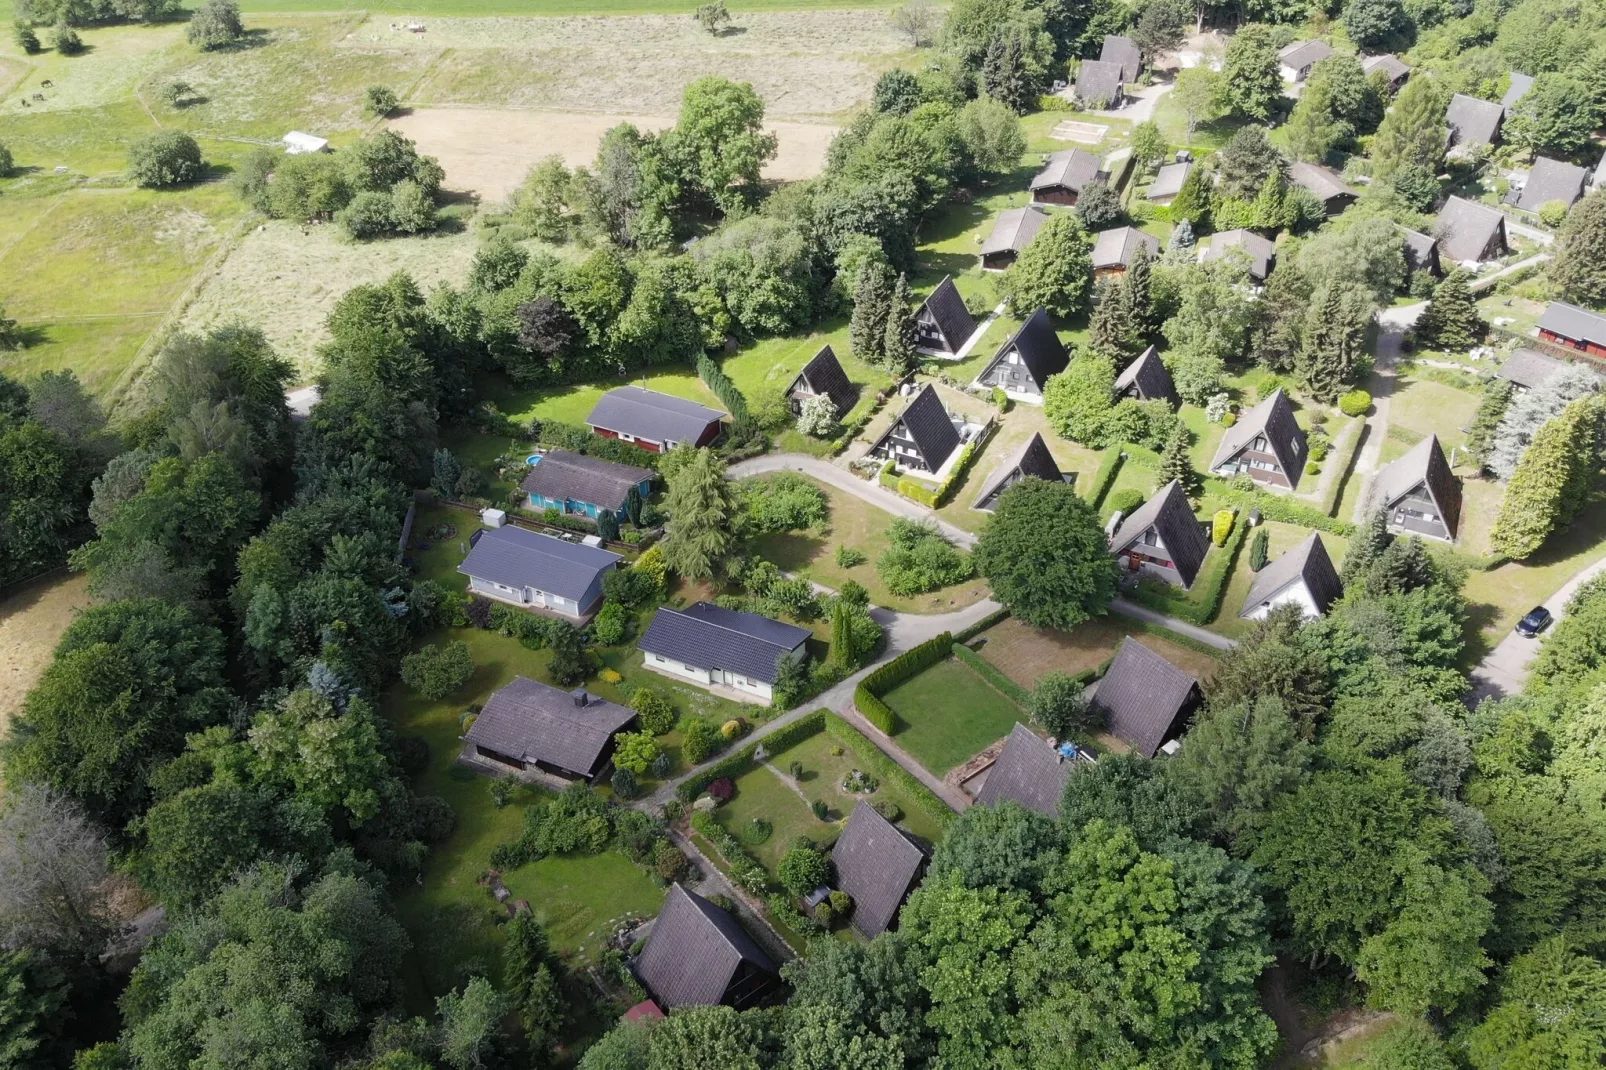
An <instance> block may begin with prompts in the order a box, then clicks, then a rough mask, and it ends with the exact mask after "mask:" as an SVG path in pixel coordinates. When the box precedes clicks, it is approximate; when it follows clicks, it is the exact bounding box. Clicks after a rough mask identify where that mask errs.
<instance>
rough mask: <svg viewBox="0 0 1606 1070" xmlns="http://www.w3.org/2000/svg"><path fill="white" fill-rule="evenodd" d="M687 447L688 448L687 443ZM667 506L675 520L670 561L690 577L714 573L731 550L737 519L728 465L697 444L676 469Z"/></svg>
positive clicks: (667, 544) (666, 547)
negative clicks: (727, 474) (726, 475)
mask: <svg viewBox="0 0 1606 1070" xmlns="http://www.w3.org/2000/svg"><path fill="white" fill-rule="evenodd" d="M682 448H685V447H682ZM666 482H667V483H668V484H669V487H668V491H667V492H666V494H665V496H664V509H665V511H666V512H668V513H669V525H668V529H667V531H666V533H665V535H664V540H663V542H661V543H659V544H658V545H659V546H661V547H663V551H664V560H665V561H667V562H668V563H669V567H670V568H672V569H674V570H675V571H676V572H678V573H680V574H681V575H682V576H685V577H686V578H687V579H709V578H711V577H713V576H714V575H715V574H716V573H717V572H718V571H719V569H720V567H721V566H722V565H723V564H724V562H725V557H726V555H727V554H729V553H730V550H731V547H732V544H733V541H734V539H735V536H734V535H733V534H732V530H731V529H732V528H733V527H734V521H735V519H736V509H735V505H734V503H733V502H732V500H731V494H730V484H728V483H727V482H726V481H725V465H724V463H723V462H722V461H720V460H719V458H717V457H715V456H714V453H713V451H711V450H708V449H693V450H691V453H690V455H689V456H688V457H687V458H686V459H685V460H684V461H683V462H681V463H679V464H677V465H675V466H674V467H673V469H672V470H671V472H670V474H669V476H668V478H667V480H666Z"/></svg>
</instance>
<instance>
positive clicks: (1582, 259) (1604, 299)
mask: <svg viewBox="0 0 1606 1070" xmlns="http://www.w3.org/2000/svg"><path fill="white" fill-rule="evenodd" d="M1555 249H1556V258H1555V259H1554V260H1552V261H1551V263H1550V267H1549V273H1550V277H1551V279H1553V280H1554V281H1555V283H1556V285H1557V286H1559V287H1561V291H1562V295H1563V296H1564V297H1566V298H1567V299H1568V300H1569V301H1577V302H1579V303H1580V304H1584V305H1588V306H1589V307H1591V308H1601V307H1606V191H1602V190H1596V191H1595V192H1593V193H1591V194H1590V195H1589V196H1587V197H1585V198H1584V199H1583V200H1581V201H1579V202H1578V203H1577V204H1575V205H1573V209H1572V211H1571V212H1568V213H1567V220H1566V222H1564V223H1562V225H1561V234H1560V235H1559V236H1558V237H1557V239H1556V245H1555Z"/></svg>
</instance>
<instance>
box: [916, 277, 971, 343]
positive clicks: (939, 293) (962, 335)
mask: <svg viewBox="0 0 1606 1070" xmlns="http://www.w3.org/2000/svg"><path fill="white" fill-rule="evenodd" d="M922 307H924V308H925V310H926V311H927V312H929V313H931V318H932V319H933V320H935V321H936V323H937V330H938V332H939V333H941V335H942V340H943V341H944V342H947V343H948V349H949V351H950V352H954V353H957V352H958V351H959V350H960V349H961V348H962V347H963V346H964V344H965V343H966V342H967V341H969V340H970V336H971V335H972V334H973V333H975V330H976V317H974V316H972V315H971V314H970V309H968V308H966V307H965V299H964V298H963V297H961V296H960V294H959V287H957V286H955V285H954V277H953V276H952V275H944V276H943V277H942V281H941V282H939V283H938V284H937V288H936V289H935V290H933V291H931V296H930V297H928V298H926V303H925V305H924V306H922Z"/></svg>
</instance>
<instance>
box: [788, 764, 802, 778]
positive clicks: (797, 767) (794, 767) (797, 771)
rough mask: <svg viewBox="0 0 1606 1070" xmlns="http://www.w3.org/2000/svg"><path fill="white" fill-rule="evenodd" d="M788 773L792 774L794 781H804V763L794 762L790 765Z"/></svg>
mask: <svg viewBox="0 0 1606 1070" xmlns="http://www.w3.org/2000/svg"><path fill="white" fill-rule="evenodd" d="M786 771H787V772H789V773H791V774H792V779H793V780H802V779H803V763H802V762H799V761H796V760H794V761H793V762H792V763H791V764H789V765H788V766H787V767H786Z"/></svg>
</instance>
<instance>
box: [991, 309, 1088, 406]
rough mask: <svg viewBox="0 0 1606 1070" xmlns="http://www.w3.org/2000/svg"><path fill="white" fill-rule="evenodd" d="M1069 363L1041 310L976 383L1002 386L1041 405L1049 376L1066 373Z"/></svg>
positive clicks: (1014, 395) (995, 356)
mask: <svg viewBox="0 0 1606 1070" xmlns="http://www.w3.org/2000/svg"><path fill="white" fill-rule="evenodd" d="M1070 362H1071V357H1070V354H1069V353H1067V352H1066V351H1065V344H1064V343H1063V342H1061V341H1060V337H1059V335H1057V334H1055V333H1054V325H1053V324H1052V323H1051V322H1049V318H1048V313H1047V312H1046V311H1045V310H1043V309H1041V308H1039V309H1038V310H1037V311H1035V312H1033V313H1032V314H1031V315H1030V316H1027V317H1026V322H1025V323H1023V324H1021V326H1020V329H1019V330H1018V331H1016V332H1015V333H1014V334H1012V335H1010V336H1009V338H1008V339H1007V340H1006V341H1005V342H1004V344H1003V345H1001V346H999V347H998V352H997V353H994V354H993V359H992V360H991V361H989V362H988V364H987V366H986V367H985V368H983V369H982V370H981V374H980V375H978V376H976V382H977V383H979V384H980V385H982V386H996V387H999V388H1000V389H1002V390H1003V391H1004V393H1006V394H1008V395H1009V396H1010V397H1012V398H1014V399H1016V400H1017V401H1030V402H1033V403H1036V404H1040V403H1041V402H1042V400H1043V388H1044V387H1046V386H1047V385H1048V380H1049V377H1050V376H1053V375H1058V374H1059V373H1060V372H1062V371H1064V370H1065V366H1066V365H1067V364H1069V363H1070Z"/></svg>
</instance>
